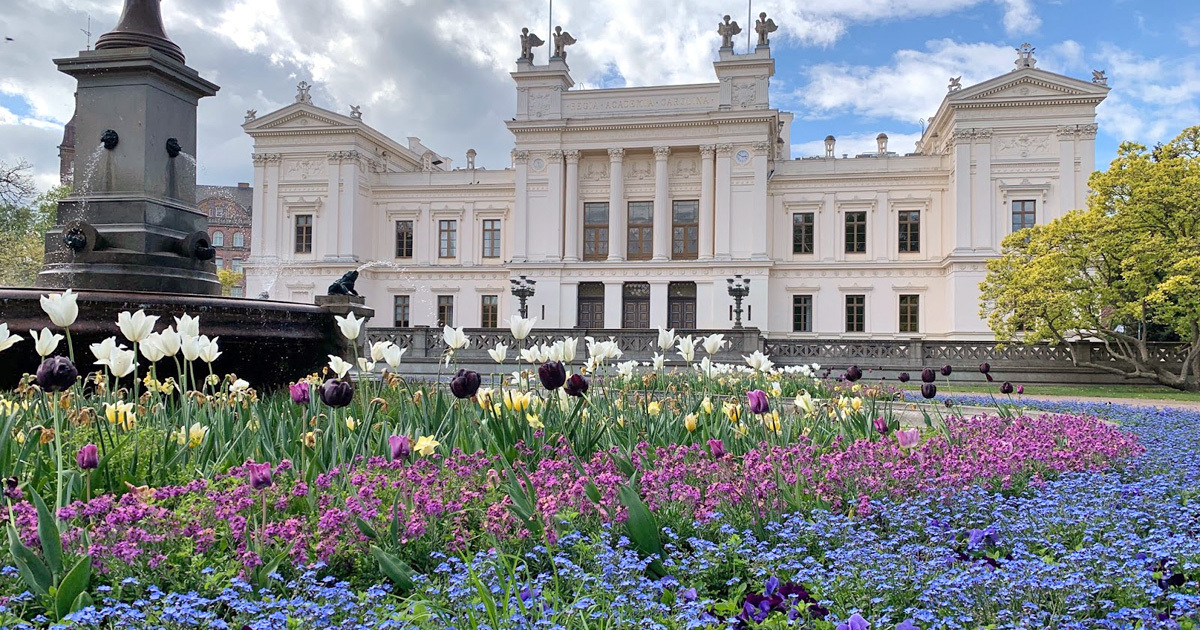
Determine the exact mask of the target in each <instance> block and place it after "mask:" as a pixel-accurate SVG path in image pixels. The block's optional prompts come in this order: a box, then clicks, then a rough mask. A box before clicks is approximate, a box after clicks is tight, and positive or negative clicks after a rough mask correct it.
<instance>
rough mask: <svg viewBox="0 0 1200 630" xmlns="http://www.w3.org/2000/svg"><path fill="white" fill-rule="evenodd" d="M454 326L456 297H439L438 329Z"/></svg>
mask: <svg viewBox="0 0 1200 630" xmlns="http://www.w3.org/2000/svg"><path fill="white" fill-rule="evenodd" d="M453 325H454V296H453V295H439V296H437V327H438V328H442V327H443V326H453Z"/></svg>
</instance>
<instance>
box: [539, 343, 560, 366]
mask: <svg viewBox="0 0 1200 630" xmlns="http://www.w3.org/2000/svg"><path fill="white" fill-rule="evenodd" d="M562 355H563V346H562V342H561V341H559V342H556V343H554V344H542V360H543V361H546V362H554V361H562Z"/></svg>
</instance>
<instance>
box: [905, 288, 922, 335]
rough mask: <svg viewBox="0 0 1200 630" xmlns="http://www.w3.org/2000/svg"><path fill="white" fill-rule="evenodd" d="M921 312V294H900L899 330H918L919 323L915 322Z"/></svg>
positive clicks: (910, 331) (906, 331)
mask: <svg viewBox="0 0 1200 630" xmlns="http://www.w3.org/2000/svg"><path fill="white" fill-rule="evenodd" d="M920 314H921V296H919V295H901V296H900V332H902V333H915V332H921V331H920V324H918V323H917V322H918V321H919V319H920V317H919V316H920Z"/></svg>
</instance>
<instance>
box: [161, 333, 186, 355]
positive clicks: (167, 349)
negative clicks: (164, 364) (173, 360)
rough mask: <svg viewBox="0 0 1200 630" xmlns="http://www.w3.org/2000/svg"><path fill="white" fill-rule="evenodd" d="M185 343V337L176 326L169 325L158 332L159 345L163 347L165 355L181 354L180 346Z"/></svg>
mask: <svg viewBox="0 0 1200 630" xmlns="http://www.w3.org/2000/svg"><path fill="white" fill-rule="evenodd" d="M182 344H183V337H182V336H180V334H179V333H177V332H175V328H174V327H172V326H167V329H166V330H164V331H162V332H160V333H158V346H159V347H160V348H162V351H163V356H166V357H173V356H175V355H177V354H179V346H180V345H182Z"/></svg>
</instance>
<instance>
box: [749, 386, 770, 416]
mask: <svg viewBox="0 0 1200 630" xmlns="http://www.w3.org/2000/svg"><path fill="white" fill-rule="evenodd" d="M746 400H748V401H750V413H753V414H757V415H762V414H764V413H767V412H769V411H771V404H770V402H768V401H767V393H766V392H764V391H763V390H761V389H755V390H751V391H748V392H746Z"/></svg>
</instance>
